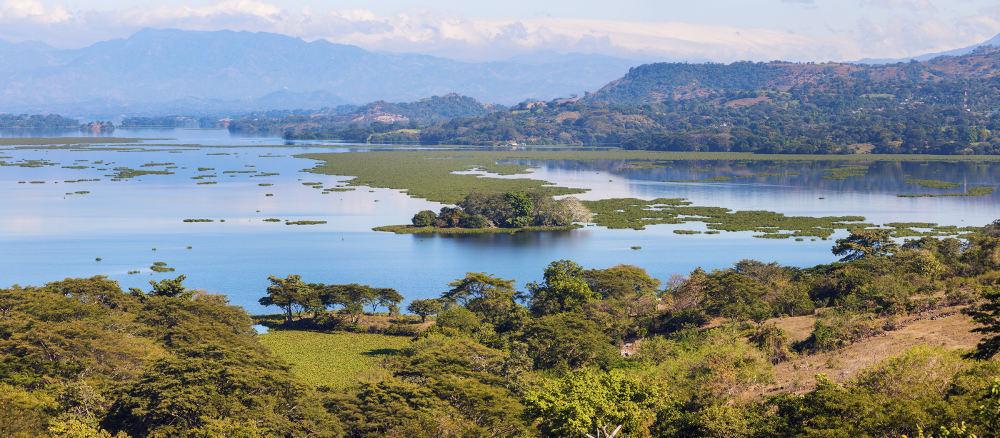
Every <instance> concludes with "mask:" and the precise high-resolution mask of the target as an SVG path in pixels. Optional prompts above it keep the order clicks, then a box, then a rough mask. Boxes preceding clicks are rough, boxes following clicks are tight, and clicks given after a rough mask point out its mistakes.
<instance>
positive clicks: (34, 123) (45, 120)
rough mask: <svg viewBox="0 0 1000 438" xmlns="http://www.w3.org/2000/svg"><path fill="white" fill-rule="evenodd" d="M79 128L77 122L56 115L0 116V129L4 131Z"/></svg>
mask: <svg viewBox="0 0 1000 438" xmlns="http://www.w3.org/2000/svg"><path fill="white" fill-rule="evenodd" d="M79 127H80V122H79V121H77V120H74V119H68V118H66V117H63V116H60V115H56V114H48V115H28V114H0V129H4V130H15V131H18V130H24V131H29V130H66V129H77V128H79Z"/></svg>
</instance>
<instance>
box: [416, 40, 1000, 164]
mask: <svg viewBox="0 0 1000 438" xmlns="http://www.w3.org/2000/svg"><path fill="white" fill-rule="evenodd" d="M998 109H1000V48H995V47H982V48H979V49H977V50H975V51H973V52H972V53H969V54H966V55H963V56H957V57H942V58H937V59H934V60H930V61H926V62H915V61H914V62H907V63H898V64H892V65H883V66H869V65H857V64H793V63H783V62H772V63H748V62H741V63H734V64H729V65H723V64H649V65H644V66H640V67H636V68H632V69H631V70H630V71H629V72H628V74H627V75H625V76H624V77H623V78H621V79H618V80H616V81H614V82H612V83H610V84H608V85H607V86H605V87H603V88H601V89H600V90H598V91H596V92H594V93H589V94H588V95H587V96H585V97H584V98H582V99H558V100H553V101H550V102H524V103H522V104H520V105H518V106H516V107H514V108H512V109H511V110H510V111H506V112H496V113H491V114H487V115H485V116H481V117H475V118H465V119H456V120H451V121H447V122H442V123H438V124H435V125H433V126H429V127H427V128H426V129H423V130H422V131H421V133H420V141H421V142H423V143H429V144H438V143H441V144H506V143H509V142H517V143H528V144H576V145H580V144H583V145H611V146H623V147H626V148H632V149H658V150H686V151H743V152H745V151H751V152H769V153H773V152H778V153H780V152H794V153H857V152H880V153H940V154H974V153H975V154H995V153H1000V117H998V115H997V114H998Z"/></svg>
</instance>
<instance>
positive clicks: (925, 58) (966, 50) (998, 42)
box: [854, 35, 1000, 64]
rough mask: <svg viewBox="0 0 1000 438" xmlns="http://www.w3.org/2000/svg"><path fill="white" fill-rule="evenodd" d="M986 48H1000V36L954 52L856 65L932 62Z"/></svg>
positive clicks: (868, 59) (857, 62)
mask: <svg viewBox="0 0 1000 438" xmlns="http://www.w3.org/2000/svg"><path fill="white" fill-rule="evenodd" d="M984 46H990V47H992V46H1000V35H996V36H994V37H993V38H990V39H988V40H986V41H984V42H981V43H979V44H973V45H971V46H966V47H961V48H958V49H953V50H946V51H944V52H934V53H927V54H923V55H918V56H911V57H909V58H865V59H861V60H858V61H855V62H854V63H855V64H895V63H899V62H907V61H910V60H913V61H930V60H932V59H934V58H939V57H942V56H962V55H966V54H969V53H972V52H973V51H974V50H976V49H978V48H980V47H984Z"/></svg>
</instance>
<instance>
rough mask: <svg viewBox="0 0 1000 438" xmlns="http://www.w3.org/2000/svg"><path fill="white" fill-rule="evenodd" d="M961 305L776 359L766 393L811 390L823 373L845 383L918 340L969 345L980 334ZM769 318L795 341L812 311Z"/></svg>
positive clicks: (807, 328)
mask: <svg viewBox="0 0 1000 438" xmlns="http://www.w3.org/2000/svg"><path fill="white" fill-rule="evenodd" d="M960 310H961V309H960V308H958V307H945V308H942V309H939V310H935V311H929V312H926V313H924V314H921V315H918V316H916V317H915V318H914V319H913V320H911V321H907V322H905V323H904V324H903V327H901V328H899V329H897V330H892V331H887V332H885V333H883V334H882V335H879V336H874V337H871V338H868V339H865V340H862V341H860V342H856V343H854V344H851V345H848V346H846V347H844V348H841V349H837V350H833V351H828V352H822V353H817V354H810V355H806V356H799V357H795V358H792V360H789V361H787V362H782V363H780V364H778V365H775V370H774V371H775V372H774V375H775V377H776V379H775V382H774V383H773V384H772V385H771V387H769V388H767V390H766V393H767V394H776V393H779V392H793V393H801V392H805V391H809V390H811V389H812V388H814V387H815V386H816V375H817V374H825V375H826V376H827V377H829V378H830V379H832V380H833V381H834V382H837V383H843V382H846V381H848V380H850V379H852V378H854V377H855V376H857V375H858V373H859V372H860V371H861V370H863V369H865V368H867V367H869V366H871V365H873V364H876V363H878V362H880V361H881V360H883V359H885V358H888V357H895V356H898V355H900V354H902V353H903V352H905V351H906V350H909V349H910V348H913V347H916V346H922V345H926V346H929V347H943V348H947V349H971V348H973V347H975V346H976V344H977V343H978V342H979V341H980V339H982V336H981V335H980V334H979V333H973V332H972V331H971V330H972V329H973V328H975V327H977V324H975V323H974V322H972V320H971V319H970V318H969V317H968V316H966V315H964V314H962V313H961V312H960ZM768 322H773V323H775V324H776V325H777V326H778V327H779V328H781V329H782V330H784V331H785V333H786V334H787V335H788V339H789V341H798V340H802V339H805V338H806V337H808V336H809V334H810V333H811V332H812V330H813V328H814V324H815V322H816V317H815V316H814V315H809V316H795V317H783V318H775V319H772V320H770V321H768Z"/></svg>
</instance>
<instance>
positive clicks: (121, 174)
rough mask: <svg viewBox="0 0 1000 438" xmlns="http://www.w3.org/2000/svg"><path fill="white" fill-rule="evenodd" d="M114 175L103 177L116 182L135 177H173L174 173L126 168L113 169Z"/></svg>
mask: <svg viewBox="0 0 1000 438" xmlns="http://www.w3.org/2000/svg"><path fill="white" fill-rule="evenodd" d="M111 170H114V171H115V173H113V174H110V175H104V176H108V177H111V180H112V181H118V180H123V179H129V178H135V177H137V176H143V175H173V174H174V173H173V172H171V171H169V170H136V169H132V168H128V167H116V168H114V169H111Z"/></svg>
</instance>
